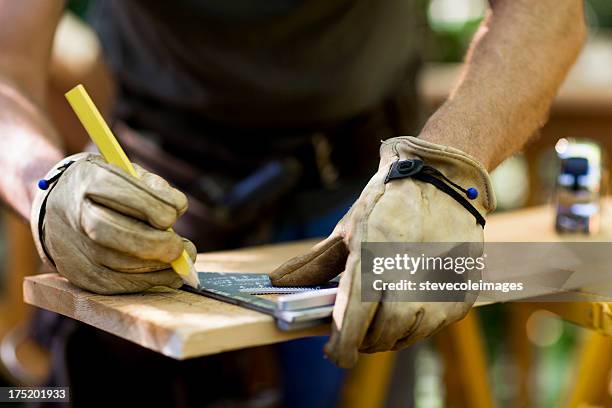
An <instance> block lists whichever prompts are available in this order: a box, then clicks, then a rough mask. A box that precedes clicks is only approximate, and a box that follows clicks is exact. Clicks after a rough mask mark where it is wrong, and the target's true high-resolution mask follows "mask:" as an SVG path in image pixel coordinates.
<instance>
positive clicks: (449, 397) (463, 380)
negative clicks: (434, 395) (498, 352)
mask: <svg viewBox="0 0 612 408" xmlns="http://www.w3.org/2000/svg"><path fill="white" fill-rule="evenodd" d="M434 341H435V344H436V346H437V348H438V350H439V352H440V354H441V356H442V359H443V361H444V382H445V385H446V406H448V407H453V408H454V407H469V408H489V407H492V406H493V398H492V396H491V387H490V386H489V380H488V378H489V377H488V373H487V364H486V358H485V351H484V344H483V342H482V338H481V334H480V327H479V324H478V317H477V315H476V311H475V310H471V311H470V312H469V313H468V315H467V316H466V317H465V318H464V319H463V320H461V321H459V322H457V323H454V324H451V325H450V326H448V327H447V328H445V329H444V330H443V331H441V332H440V333H439V334H437V335H436V337H435V339H434Z"/></svg>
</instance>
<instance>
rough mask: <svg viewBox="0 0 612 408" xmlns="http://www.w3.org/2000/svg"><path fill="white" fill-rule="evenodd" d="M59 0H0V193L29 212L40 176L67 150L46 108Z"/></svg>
mask: <svg viewBox="0 0 612 408" xmlns="http://www.w3.org/2000/svg"><path fill="white" fill-rule="evenodd" d="M63 8H64V2H63V1H60V0H51V1H38V0H20V1H14V0H0V197H2V199H3V200H4V201H5V202H7V203H8V204H9V205H10V206H11V207H13V208H14V209H15V210H16V211H17V212H18V213H19V214H21V215H22V216H23V217H25V218H29V211H30V207H31V201H32V198H33V195H34V192H35V188H36V180H37V179H38V178H40V177H41V176H43V175H44V174H45V173H46V172H47V171H48V170H49V169H50V168H51V166H53V164H55V163H56V162H57V161H59V160H60V159H61V158H62V157H63V156H64V154H63V149H62V144H61V141H60V138H59V136H58V135H57V132H56V131H55V129H54V128H53V125H52V124H51V122H50V120H49V118H48V116H47V114H46V113H45V112H46V107H45V100H46V87H47V72H48V67H49V56H50V53H51V47H52V44H53V35H54V33H55V28H56V26H57V22H58V21H59V18H60V16H61V14H62V11H63Z"/></svg>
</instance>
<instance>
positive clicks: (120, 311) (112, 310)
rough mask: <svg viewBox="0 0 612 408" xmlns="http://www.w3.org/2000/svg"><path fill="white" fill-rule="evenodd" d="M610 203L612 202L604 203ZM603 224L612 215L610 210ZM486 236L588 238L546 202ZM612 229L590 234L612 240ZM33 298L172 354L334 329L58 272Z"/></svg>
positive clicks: (230, 266) (205, 266) (270, 253)
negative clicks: (571, 231) (95, 285)
mask: <svg viewBox="0 0 612 408" xmlns="http://www.w3.org/2000/svg"><path fill="white" fill-rule="evenodd" d="M605 203H606V207H608V208H610V206H611V204H612V202H611V201H610V200H609V199H608V200H606V201H605ZM604 214H605V219H604V221H603V222H604V225H612V213H611V212H610V211H607V212H604ZM485 231H486V238H487V241H489V242H492V241H498V242H504V241H519V242H520V241H525V242H529V241H544V242H550V241H555V240H560V239H568V240H576V239H589V238H588V237H585V236H564V237H560V236H558V235H556V234H555V232H554V227H553V209H552V207H551V206H543V207H537V208H531V209H525V210H520V211H516V212H509V213H502V214H499V215H493V216H491V217H489V220H488V222H487V227H486V229H485ZM610 237H611V236H610V234H604V233H602V234H600V235H598V236H595V237H591V238H590V239H595V240H597V241H609V240H610ZM315 242H316V240H311V241H301V242H296V243H290V244H278V245H266V246H259V247H251V248H245V249H239V250H233V251H222V252H213V253H207V254H200V255H198V261H197V263H196V268H197V269H198V270H199V271H212V272H230V271H231V272H260V273H261V272H270V271H271V270H273V269H274V268H276V267H277V266H278V265H280V264H281V263H282V262H284V261H285V260H287V259H289V258H291V257H292V256H294V255H297V254H300V253H303V252H305V251H306V250H308V249H309V248H310V247H311V246H312V245H313V244H314V243H315ZM23 289H24V299H25V301H26V302H27V303H30V304H32V305H35V306H38V307H41V308H43V309H48V310H52V311H54V312H57V313H61V314H63V315H66V316H69V317H72V318H74V319H77V320H80V321H82V322H85V323H87V324H90V325H92V326H94V327H97V328H99V329H102V330H105V331H108V332H110V333H113V334H115V335H117V336H120V337H123V338H125V339H128V340H130V341H133V342H134V343H137V344H140V345H142V346H144V347H147V348H150V349H152V350H155V351H158V352H160V353H162V354H165V355H167V356H170V357H174V358H177V359H185V358H189V357H196V356H202V355H208V354H214V353H219V352H222V351H227V350H234V349H240V348H246V347H252V346H257V345H263V344H271V343H277V342H281V341H285V340H289V339H293V338H300V337H305V336H313V335H320V334H324V333H326V331H327V330H328V327H320V328H316V329H311V330H304V331H297V332H282V331H279V330H277V329H276V327H275V324H274V321H273V319H272V318H271V317H270V316H267V315H264V314H261V313H257V312H254V311H251V310H247V309H243V308H240V307H237V306H233V305H229V304H226V303H222V302H219V301H216V300H213V299H209V298H206V297H203V296H199V295H195V294H192V293H188V292H183V291H179V290H174V289H169V288H156V289H152V290H149V291H147V292H144V293H142V294H136V295H121V296H102V295H95V294H92V293H90V292H87V291H84V290H81V289H78V288H76V287H74V286H73V285H71V284H70V283H69V282H67V281H66V280H65V279H64V278H62V277H60V276H59V275H57V274H45V275H39V276H33V277H28V278H26V279H25V281H24V287H23Z"/></svg>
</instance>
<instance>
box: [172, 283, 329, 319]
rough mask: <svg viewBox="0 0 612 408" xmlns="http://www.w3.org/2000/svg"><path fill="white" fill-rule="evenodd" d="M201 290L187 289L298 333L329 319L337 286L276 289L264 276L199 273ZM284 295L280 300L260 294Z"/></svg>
mask: <svg viewBox="0 0 612 408" xmlns="http://www.w3.org/2000/svg"><path fill="white" fill-rule="evenodd" d="M198 278H199V280H200V288H199V289H195V288H191V287H187V286H185V287H184V288H185V289H187V290H189V291H191V292H195V293H199V294H202V295H204V296H207V297H211V298H214V299H217V300H221V301H223V302H228V303H232V304H234V305H238V306H242V307H246V308H248V309H252V310H256V311H258V312H262V313H266V314H269V315H271V316H274V317H275V318H276V323H277V326H278V328H279V329H281V330H298V329H303V328H307V327H312V326H316V325H319V324H322V323H325V322H327V321H328V320H329V318H330V316H331V312H332V309H333V304H334V301H335V299H336V292H337V286H338V283H337V282H335V281H331V282H329V283H328V284H326V285H320V286H305V287H291V288H289V287H275V286H272V284H271V283H270V278H269V277H268V275H267V274H265V273H226V272H198ZM266 294H282V295H283V296H279V297H278V298H277V299H275V300H272V299H266V298H263V297H260V296H257V295H266Z"/></svg>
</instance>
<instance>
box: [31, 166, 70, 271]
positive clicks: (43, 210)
mask: <svg viewBox="0 0 612 408" xmlns="http://www.w3.org/2000/svg"><path fill="white" fill-rule="evenodd" d="M73 163H74V160H72V161H69V162H66V163H64V164H62V165H61V166H59V167H58V168H57V170H58V173H57V174H55V175H54V176H53V177H51V178H50V179H49V180H48V181H50V182H51V185H50V186H49V191H48V192H47V194H46V195H45V198H43V201H42V203H41V204H40V210H39V212H38V236H39V237H40V246H41V248H42V250H43V252H44V254H45V256H46V257H47V259H48V260H49V262H51V265H53V267H54V268H56V269H57V266H56V265H55V260H53V257H52V256H51V253H50V252H49V250H48V249H47V245H46V244H45V235H46V234H45V232H46V231H45V215H46V214H47V200H48V199H49V196H51V193H52V192H53V189H55V186H57V184H58V181H59V179H60V177H62V175H63V174H64V173H65V172H66V170H68V167H70V166H71V165H72V164H73Z"/></svg>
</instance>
